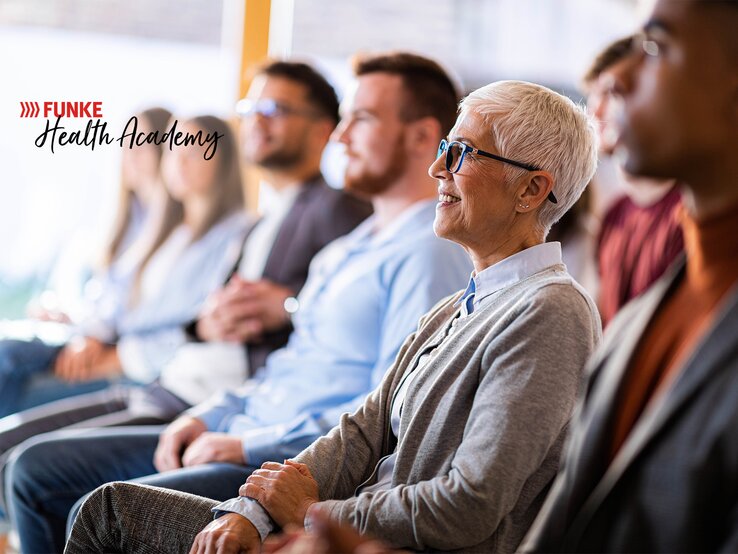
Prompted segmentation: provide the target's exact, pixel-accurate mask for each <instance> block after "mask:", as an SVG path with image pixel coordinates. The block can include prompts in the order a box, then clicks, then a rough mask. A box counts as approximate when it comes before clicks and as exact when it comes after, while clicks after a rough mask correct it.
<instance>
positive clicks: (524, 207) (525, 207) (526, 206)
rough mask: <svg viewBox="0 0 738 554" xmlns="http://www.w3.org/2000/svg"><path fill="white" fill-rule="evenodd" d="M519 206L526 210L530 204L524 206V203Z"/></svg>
mask: <svg viewBox="0 0 738 554" xmlns="http://www.w3.org/2000/svg"><path fill="white" fill-rule="evenodd" d="M519 206H520V207H521V208H523V209H524V210H527V209H528V208H530V204H526V205H525V206H523V205H522V204H519Z"/></svg>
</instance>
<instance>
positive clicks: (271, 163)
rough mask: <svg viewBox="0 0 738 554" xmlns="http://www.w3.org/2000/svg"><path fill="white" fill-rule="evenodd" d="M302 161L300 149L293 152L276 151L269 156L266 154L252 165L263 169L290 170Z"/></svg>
mask: <svg viewBox="0 0 738 554" xmlns="http://www.w3.org/2000/svg"><path fill="white" fill-rule="evenodd" d="M302 160H303V152H302V150H300V149H295V150H277V151H276V152H272V153H271V154H267V155H266V156H264V157H263V158H261V159H260V160H254V163H255V164H256V165H258V166H259V167H263V168H264V169H291V168H293V167H295V166H296V165H298V164H299V163H300V162H302Z"/></svg>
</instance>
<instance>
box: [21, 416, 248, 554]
mask: <svg viewBox="0 0 738 554" xmlns="http://www.w3.org/2000/svg"><path fill="white" fill-rule="evenodd" d="M162 429H163V427H121V428H118V429H92V430H79V431H56V432H53V433H47V434H45V435H40V436H38V437H36V438H35V439H31V440H29V441H26V442H25V443H24V444H23V445H21V446H20V447H19V448H18V449H17V451H16V453H14V456H13V458H12V460H11V462H10V465H9V467H8V470H7V473H6V480H7V483H6V494H7V501H8V506H9V509H10V516H11V519H12V520H13V523H14V524H15V527H16V529H17V530H18V535H19V537H20V542H21V548H22V550H23V552H54V551H57V552H61V550H62V549H63V548H64V540H65V524H66V521H67V517H68V516H69V514H70V511H71V510H72V508H73V507H74V506H75V504H76V503H77V502H78V500H80V499H81V498H83V497H84V496H85V495H87V494H88V493H90V492H92V491H93V490H94V489H95V488H97V487H98V486H100V485H103V484H105V483H108V482H110V481H126V480H135V482H138V483H145V484H148V485H154V486H158V487H165V488H169V489H175V490H179V491H183V492H188V493H191V494H197V495H200V496H206V497H208V498H212V499H214V500H227V499H229V498H232V497H234V496H238V487H240V486H241V485H242V484H243V483H244V481H246V478H247V477H248V476H249V475H250V474H251V472H252V471H253V470H254V469H255V468H253V467H247V466H239V465H234V464H206V465H202V466H196V467H192V468H184V469H179V470H175V471H168V472H165V473H161V474H157V473H156V469H155V468H154V464H153V459H154V451H155V450H156V445H157V443H158V441H159V434H160V433H161V430H162ZM77 507H78V506H77Z"/></svg>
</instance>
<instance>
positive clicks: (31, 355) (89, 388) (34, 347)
mask: <svg viewBox="0 0 738 554" xmlns="http://www.w3.org/2000/svg"><path fill="white" fill-rule="evenodd" d="M61 349H62V347H61V346H55V345H49V344H46V343H45V342H43V341H41V340H39V339H32V340H28V341H25V340H0V418H2V417H5V416H7V415H10V414H14V413H16V412H19V411H21V410H27V409H28V408H33V407H35V406H40V405H41V404H46V403H47V402H52V401H54V400H60V399H62V398H68V397H70V396H76V395H78V394H86V393H88V392H95V391H98V390H102V389H104V388H105V387H107V386H108V385H109V384H110V381H109V380H107V379H105V380H96V381H88V382H83V383H67V382H64V381H60V380H59V379H57V378H55V377H54V375H53V374H52V373H51V372H50V368H51V366H52V365H53V364H54V361H55V360H56V357H57V355H58V354H59V351H60V350H61Z"/></svg>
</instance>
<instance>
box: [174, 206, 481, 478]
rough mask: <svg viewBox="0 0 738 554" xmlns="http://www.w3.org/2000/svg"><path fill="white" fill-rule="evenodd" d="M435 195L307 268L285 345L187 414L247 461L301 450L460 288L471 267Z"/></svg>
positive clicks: (375, 380)
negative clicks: (442, 235)
mask: <svg viewBox="0 0 738 554" xmlns="http://www.w3.org/2000/svg"><path fill="white" fill-rule="evenodd" d="M434 215H435V201H423V202H420V203H417V204H415V205H414V206H412V207H410V208H408V209H407V210H406V211H405V212H404V213H403V214H402V215H401V216H400V217H399V218H397V219H396V220H395V221H394V222H393V223H392V224H391V225H390V226H389V227H387V228H384V229H382V230H381V231H380V232H378V233H373V228H374V225H375V224H376V221H375V219H374V217H370V218H369V219H368V220H366V221H365V222H364V223H362V224H361V225H359V227H357V228H356V229H355V230H354V231H352V232H351V233H350V234H348V235H346V236H344V237H342V238H339V239H338V240H336V241H334V242H332V243H331V244H329V245H328V246H326V247H325V248H324V249H323V250H322V251H321V252H319V253H318V255H317V256H316V257H315V258H314V260H313V262H312V263H311V265H310V270H309V274H308V279H307V282H306V283H305V286H304V287H303V289H302V292H301V293H300V296H299V302H300V310H299V312H298V313H297V314H295V317H294V327H295V330H294V331H293V333H292V334H291V335H290V339H289V341H288V343H287V345H286V346H285V347H284V348H282V349H280V350H277V351H276V352H274V353H272V354H271V355H270V356H269V357H268V358H267V361H266V365H265V367H264V368H262V369H261V370H260V371H259V372H258V373H257V375H256V377H255V378H253V379H250V380H249V381H247V382H246V384H245V385H244V386H243V387H242V388H240V389H239V390H237V391H233V392H225V393H223V394H221V395H217V396H216V397H215V398H213V399H211V400H210V401H207V402H205V403H203V404H200V405H198V406H196V407H194V408H192V409H191V410H189V412H188V413H189V414H190V415H193V416H195V417H198V418H200V419H201V420H202V421H204V422H205V424H206V425H207V427H208V429H209V430H210V431H220V432H227V433H230V434H233V435H238V436H240V437H241V438H242V439H243V445H244V454H245V457H246V460H247V462H248V464H249V465H253V466H258V465H260V464H261V463H263V462H265V461H268V460H282V459H285V458H289V457H291V456H294V455H296V454H297V453H299V452H300V451H301V450H303V449H304V448H305V447H307V446H308V445H309V444H310V443H312V442H313V441H314V440H315V439H316V438H318V437H319V436H321V435H323V434H324V433H326V432H327V431H328V430H330V429H331V428H332V427H334V426H335V425H336V424H337V423H338V419H339V417H340V415H341V414H342V413H344V412H347V411H353V410H354V409H355V408H357V407H358V406H359V404H360V403H361V401H362V400H363V398H364V396H365V395H366V394H368V393H369V392H370V391H371V390H372V389H373V388H374V387H375V386H376V385H378V384H379V382H380V381H381V379H382V376H383V375H384V373H385V371H386V370H387V369H388V368H389V366H390V365H391V364H392V362H393V361H394V358H395V356H396V354H397V352H398V350H399V348H400V346H401V345H402V343H403V341H404V340H405V338H406V337H407V335H409V334H410V333H412V332H413V331H414V330H415V327H416V325H417V322H418V319H419V318H420V317H421V316H422V315H423V314H424V313H425V312H427V311H428V310H429V309H430V308H431V307H432V306H433V305H434V304H435V303H436V302H438V301H439V300H440V299H441V298H443V297H445V296H448V295H449V294H451V293H453V292H454V291H458V290H459V289H461V287H462V286H463V284H464V282H465V281H466V279H467V278H468V277H467V276H468V274H469V271H470V269H471V263H470V261H469V258H468V256H467V255H466V253H465V252H464V251H463V250H462V249H461V248H460V247H459V246H457V245H456V244H454V243H452V242H449V241H446V240H443V239H439V238H437V237H436V236H435V235H434V233H433V218H434Z"/></svg>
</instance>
